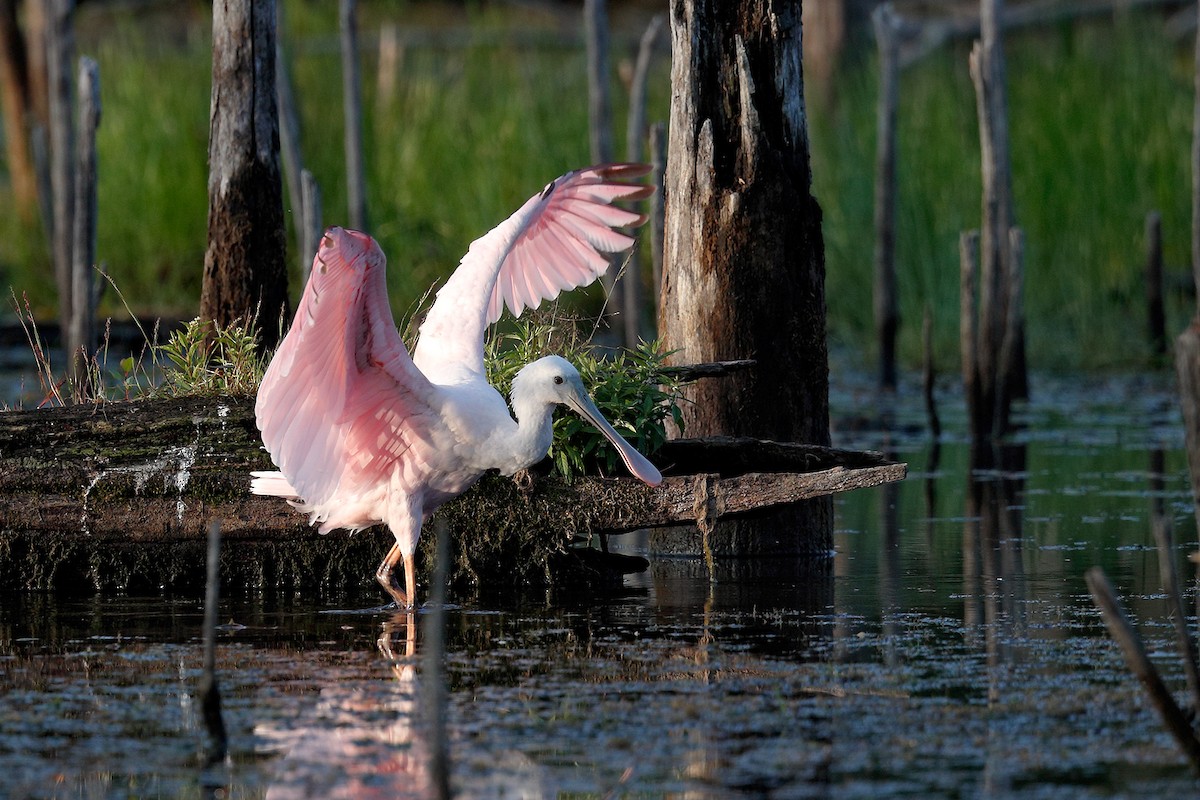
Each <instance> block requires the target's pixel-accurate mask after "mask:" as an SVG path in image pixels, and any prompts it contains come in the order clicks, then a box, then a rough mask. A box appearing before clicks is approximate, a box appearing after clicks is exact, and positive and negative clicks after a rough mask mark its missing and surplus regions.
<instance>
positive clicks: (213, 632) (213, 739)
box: [197, 520, 229, 766]
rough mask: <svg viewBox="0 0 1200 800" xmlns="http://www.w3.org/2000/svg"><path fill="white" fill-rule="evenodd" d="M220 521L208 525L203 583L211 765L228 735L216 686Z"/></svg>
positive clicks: (223, 751)
mask: <svg viewBox="0 0 1200 800" xmlns="http://www.w3.org/2000/svg"><path fill="white" fill-rule="evenodd" d="M220 567H221V522H220V521H219V520H213V521H212V522H211V523H209V526H208V574H207V577H206V580H205V584H204V669H203V672H202V673H201V676H200V688H199V691H198V692H197V694H198V695H199V699H200V708H201V710H202V711H203V714H204V727H205V728H206V729H207V731H208V737H209V743H208V753H207V761H208V766H212V765H213V764H218V763H220V762H222V761H224V760H225V756H226V755H227V754H228V752H229V737H228V736H227V735H226V732H225V719H224V718H223V716H222V715H221V690H220V689H219V688H218V686H217V604H218V602H219V601H220V595H221V571H220Z"/></svg>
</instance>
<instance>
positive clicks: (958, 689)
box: [0, 375, 1200, 798]
mask: <svg viewBox="0 0 1200 800" xmlns="http://www.w3.org/2000/svg"><path fill="white" fill-rule="evenodd" d="M834 378H835V384H837V385H840V386H841V387H842V388H841V390H840V393H839V394H837V395H836V396H835V398H834V406H835V415H836V416H837V417H838V418H839V420H841V422H840V423H839V432H838V433H837V434H836V443H837V444H839V445H842V446H849V447H863V448H870V449H883V450H888V451H889V452H891V453H893V454H894V455H895V456H896V457H897V458H899V459H901V460H905V461H908V462H909V464H910V478H909V479H908V480H907V481H905V482H904V483H903V484H901V485H898V486H893V487H885V488H879V489H873V490H868V491H860V492H856V493H853V494H849V495H845V496H842V497H840V498H839V499H838V500H837V511H838V516H837V531H836V535H835V547H836V554H835V555H834V556H833V557H832V562H831V565H829V566H830V567H831V568H830V569H829V570H827V572H828V573H829V574H825V575H822V574H820V571H817V573H816V574H814V572H813V571H812V570H811V569H805V568H803V567H800V566H798V565H793V564H788V563H780V562H768V563H764V562H752V563H750V564H744V565H738V564H735V563H729V562H719V563H717V564H716V565H715V574H714V575H713V576H710V575H709V572H708V569H707V568H706V567H705V565H704V563H703V562H702V561H701V560H700V559H686V558H682V559H680V558H675V559H664V558H654V557H652V562H653V566H652V569H651V570H650V572H648V573H646V574H644V575H640V576H634V577H632V578H630V579H628V581H627V584H626V590H625V591H624V592H621V593H618V594H615V595H610V596H600V597H595V596H592V597H586V598H578V597H576V598H564V597H563V596H562V595H563V594H569V593H560V595H559V596H551V597H547V596H538V597H528V596H527V597H521V598H510V599H503V600H499V601H496V600H492V601H487V602H486V603H481V602H479V601H473V602H471V601H468V602H465V603H464V604H463V605H462V606H461V607H458V608H452V609H451V610H450V611H448V613H447V615H446V622H447V679H448V683H449V689H450V692H449V712H448V715H447V717H446V721H447V724H448V731H449V737H450V758H451V781H452V785H453V788H454V789H455V791H456V792H457V793H458V795H459V796H462V797H504V798H517V797H520V798H526V797H529V798H540V797H566V798H604V797H614V798H616V797H631V798H632V797H680V798H682V797H688V798H721V797H747V798H750V797H754V798H758V797H769V798H808V797H822V798H824V797H836V798H856V797H922V798H923V797H946V798H960V797H1021V798H1026V797H1033V798H1042V797H1051V798H1090V797H1097V798H1100V797H1104V798H1109V797H1141V798H1155V797H1188V796H1195V795H1196V793H1197V791H1198V790H1200V784H1198V783H1197V782H1196V780H1195V779H1194V778H1193V777H1192V775H1191V773H1190V772H1189V770H1188V768H1187V766H1186V763H1185V761H1184V759H1183V758H1182V756H1181V755H1180V754H1179V752H1178V751H1177V749H1176V747H1175V744H1174V742H1173V741H1172V740H1171V739H1170V738H1169V736H1168V735H1167V734H1166V732H1165V729H1164V728H1163V727H1162V725H1161V724H1160V723H1159V720H1158V719H1157V717H1156V716H1155V713H1154V711H1153V709H1152V708H1151V707H1150V706H1149V703H1148V702H1147V701H1146V700H1145V698H1144V697H1143V695H1142V693H1141V689H1140V687H1139V686H1138V685H1137V684H1136V682H1135V681H1134V680H1133V679H1132V678H1130V677H1129V674H1128V672H1127V671H1126V669H1125V667H1124V664H1123V662H1122V660H1121V656H1120V653H1119V651H1118V650H1117V649H1116V647H1115V645H1113V644H1112V643H1111V642H1110V640H1109V639H1108V637H1107V634H1106V633H1105V631H1104V629H1103V626H1102V624H1101V622H1100V618H1099V615H1098V614H1097V612H1096V611H1095V610H1094V608H1093V606H1092V603H1091V600H1090V598H1089V597H1088V595H1087V590H1086V588H1085V585H1084V582H1083V573H1084V571H1085V570H1087V569H1088V568H1089V567H1091V566H1093V565H1097V564H1099V565H1102V566H1103V567H1104V568H1105V570H1106V571H1107V572H1108V574H1109V575H1110V577H1111V578H1112V579H1113V581H1114V582H1115V583H1116V585H1117V587H1118V589H1119V590H1120V591H1121V593H1122V595H1123V596H1124V597H1125V599H1126V602H1127V604H1128V606H1129V608H1130V610H1131V612H1132V613H1133V614H1134V616H1135V618H1136V619H1137V621H1138V623H1139V626H1140V628H1141V631H1142V634H1143V636H1144V637H1145V639H1146V641H1147V645H1148V647H1149V649H1150V650H1151V652H1152V653H1153V657H1154V660H1155V662H1156V663H1157V664H1158V666H1159V668H1160V669H1161V670H1162V671H1163V673H1164V674H1165V676H1166V678H1167V680H1168V683H1169V685H1170V686H1171V687H1172V689H1174V690H1175V691H1176V692H1177V693H1179V695H1180V696H1182V689H1183V679H1182V672H1181V669H1180V665H1179V662H1178V659H1177V657H1176V655H1175V650H1174V644H1173V640H1172V638H1171V629H1170V626H1169V624H1168V622H1167V618H1166V615H1165V610H1164V606H1163V601H1162V598H1161V594H1160V589H1159V576H1158V566H1157V558H1158V553H1157V550H1156V548H1155V546H1154V538H1153V535H1152V529H1153V526H1154V525H1156V524H1157V525H1169V526H1171V528H1172V530H1173V531H1174V533H1175V536H1176V540H1177V542H1179V544H1178V546H1177V552H1176V553H1175V554H1174V555H1175V557H1176V560H1177V562H1178V564H1179V566H1180V569H1181V570H1185V573H1184V574H1186V575H1189V576H1190V575H1191V574H1192V573H1191V568H1190V567H1189V566H1186V563H1187V562H1186V559H1185V556H1186V554H1187V553H1188V552H1190V551H1192V550H1194V549H1195V548H1196V546H1197V543H1196V538H1197V537H1196V531H1195V523H1194V521H1193V517H1192V505H1191V499H1190V495H1189V493H1188V488H1187V487H1188V484H1187V480H1186V467H1185V459H1184V456H1183V453H1182V433H1181V430H1180V426H1179V422H1178V413H1177V411H1176V410H1175V406H1174V398H1173V396H1172V391H1173V390H1172V385H1171V382H1170V380H1169V378H1168V377H1166V376H1162V377H1159V376H1153V377H1144V376H1140V377H1119V378H1112V379H1097V378H1087V379H1081V380H1072V379H1065V378H1061V379H1049V378H1042V379H1040V380H1038V381H1036V382H1035V384H1034V391H1035V393H1036V394H1035V400H1034V402H1033V404H1031V406H1030V407H1029V408H1028V409H1026V410H1025V411H1023V412H1022V415H1021V421H1022V423H1023V425H1024V430H1023V432H1021V433H1020V434H1019V435H1018V436H1017V437H1015V441H1016V444H1017V446H1016V447H1013V448H1010V449H1009V451H1008V452H1006V453H1005V454H1004V461H1003V463H1002V464H1001V466H1000V467H999V468H997V469H993V470H990V471H986V472H984V473H981V474H975V475H972V473H971V470H970V468H969V464H970V457H969V454H968V449H967V447H966V446H965V443H964V441H963V436H962V430H963V426H962V418H961V417H962V415H961V412H960V411H958V410H957V406H958V401H957V399H956V398H954V397H949V396H948V397H946V398H945V402H944V403H943V405H944V406H945V408H943V415H944V416H945V417H946V419H944V420H943V421H944V423H945V424H946V427H947V429H948V431H949V432H948V433H947V434H946V436H945V437H944V438H943V441H942V444H941V447H940V451H939V452H938V453H937V465H936V469H931V464H930V461H931V457H933V455H934V454H933V452H932V450H931V447H930V442H929V440H928V437H927V435H926V434H925V433H924V432H923V430H922V426H923V424H924V418H923V414H922V413H921V410H920V408H919V405H918V404H917V402H916V401H915V395H916V392H915V390H908V391H905V392H903V393H902V398H903V399H902V401H901V402H900V403H899V404H898V406H897V407H896V408H894V409H891V410H890V413H889V416H890V423H891V426H890V427H891V429H892V432H890V433H885V432H882V431H880V430H878V429H877V428H874V427H872V426H869V425H866V424H860V423H869V422H872V421H873V420H874V419H876V418H877V417H878V415H879V409H878V407H877V405H876V402H875V398H874V396H873V394H872V393H871V392H869V391H866V390H863V391H855V390H854V388H853V386H852V385H850V384H849V383H848V382H849V381H850V380H853V378H846V377H845V376H838V375H835V376H834ZM847 386H849V388H847ZM909 398H912V399H909ZM856 417H861V418H862V419H861V420H859V421H858V422H856V421H855V419H854V418H856ZM896 431H900V432H899V433H897V432H896ZM621 546H622V547H623V548H624V549H627V550H632V551H635V552H636V551H637V550H638V549H639V544H638V540H636V539H630V540H626V541H624V542H622V544H621ZM230 588H231V594H232V596H231V597H230V598H229V599H227V600H226V601H224V602H223V603H222V605H221V612H220V618H221V620H222V621H223V622H224V623H226V625H225V626H224V627H223V629H222V632H221V635H220V642H219V649H218V675H219V678H220V680H221V691H222V698H223V701H224V708H225V713H226V724H227V726H228V728H229V732H230V747H231V759H230V761H229V763H228V764H227V765H224V766H219V767H217V768H213V769H209V770H207V771H202V770H201V769H200V768H199V766H198V764H199V763H200V752H201V750H202V747H203V745H204V742H205V737H204V732H203V731H204V729H203V725H202V722H201V718H200V712H199V709H198V708H197V702H196V699H195V688H196V682H197V677H198V675H199V670H200V665H201V646H200V641H199V629H200V621H201V616H202V610H201V604H200V602H199V599H198V598H195V597H179V596H170V595H165V596H159V597H130V596H85V597H61V596H51V595H43V594H23V595H15V596H5V597H2V598H0V797H11V798H25V797H62V798H67V797H70V798H93V797H95V798H127V797H203V796H214V795H216V796H225V797H262V796H268V797H272V798H275V797H279V798H291V797H320V798H323V797H364V798H366V797H379V798H391V797H417V796H421V795H420V787H421V786H422V785H423V781H424V780H425V778H426V777H427V776H426V764H427V760H428V754H429V740H428V738H427V735H426V722H427V719H426V717H427V715H426V713H425V708H427V707H426V706H424V705H423V701H422V692H421V686H422V685H423V684H422V681H423V676H424V674H425V673H424V671H423V669H424V668H423V665H422V663H421V661H420V657H419V656H420V652H421V650H422V642H423V641H424V640H425V637H426V635H427V633H426V630H425V628H424V626H425V625H426V624H427V622H428V620H429V619H430V615H428V614H425V613H421V614H417V615H414V616H413V617H409V616H407V615H388V614H379V613H376V614H364V613H354V612H355V611H356V610H358V609H361V608H363V607H365V606H369V605H373V604H375V603H378V602H379V600H380V598H379V596H378V595H377V593H376V590H375V589H374V588H373V587H369V586H368V587H364V592H363V594H362V595H361V596H350V597H342V596H335V597H296V596H290V595H289V596H277V595H273V594H270V593H267V594H261V595H253V596H246V595H245V594H241V595H239V594H238V593H237V591H236V589H237V587H230ZM1189 588H1190V587H1189ZM1186 599H1187V602H1188V603H1189V607H1190V605H1191V604H1192V603H1194V600H1195V596H1194V593H1193V592H1192V591H1190V590H1189V594H1188V597H1187V598H1186ZM452 600H456V599H455V598H452ZM339 609H347V610H344V611H343V610H339ZM1191 621H1192V623H1193V627H1194V623H1195V619H1192V620H1191ZM214 787H216V788H214Z"/></svg>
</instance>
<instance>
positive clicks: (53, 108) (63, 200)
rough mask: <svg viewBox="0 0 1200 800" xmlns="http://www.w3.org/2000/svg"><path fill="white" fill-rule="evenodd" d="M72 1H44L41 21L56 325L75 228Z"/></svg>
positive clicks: (64, 300) (65, 319) (67, 302)
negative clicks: (44, 17)
mask: <svg viewBox="0 0 1200 800" xmlns="http://www.w3.org/2000/svg"><path fill="white" fill-rule="evenodd" d="M74 11H75V2H74V0H53V2H51V3H49V4H48V9H47V12H46V14H47V17H48V19H47V23H48V24H47V25H46V72H47V80H48V83H49V91H50V95H49V107H50V190H51V195H52V200H51V214H52V216H51V222H50V225H49V228H50V231H51V241H52V246H53V252H54V280H55V285H56V287H57V288H58V318H59V322H60V324H62V325H64V326H66V325H68V324H70V320H71V314H72V293H71V245H72V243H73V241H74V235H75V233H74V231H75V226H74V224H73V222H72V220H73V219H74V211H75V124H74V116H73V109H72V102H71V98H72V97H73V95H74V92H73V91H72V89H73V82H72V80H71V64H72V63H73V62H74V60H75V34H74V30H73V28H72V25H71V16H72V14H73V13H74Z"/></svg>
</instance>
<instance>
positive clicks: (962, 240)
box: [958, 231, 985, 442]
mask: <svg viewBox="0 0 1200 800" xmlns="http://www.w3.org/2000/svg"><path fill="white" fill-rule="evenodd" d="M958 254H959V270H960V288H959V318H958V319H959V322H958V349H959V356H960V358H961V359H962V381H963V396H964V397H965V398H966V401H967V419H968V421H969V423H970V427H971V438H972V439H973V440H974V441H975V442H979V441H981V440H982V439H983V438H984V436H985V432H984V431H982V430H981V427H982V419H981V417H980V413H979V410H980V409H979V407H980V399H979V394H980V393H979V362H978V358H979V331H978V330H977V327H976V313H977V308H978V306H977V303H976V299H975V292H976V283H977V282H978V276H979V231H964V232H963V233H962V234H960V235H959V238H958Z"/></svg>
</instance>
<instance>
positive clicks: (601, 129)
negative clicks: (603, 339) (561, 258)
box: [583, 0, 624, 318]
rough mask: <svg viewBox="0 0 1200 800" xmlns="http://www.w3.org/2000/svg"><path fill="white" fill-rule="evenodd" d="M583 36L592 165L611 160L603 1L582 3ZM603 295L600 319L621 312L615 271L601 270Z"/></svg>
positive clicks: (606, 41) (611, 145)
mask: <svg viewBox="0 0 1200 800" xmlns="http://www.w3.org/2000/svg"><path fill="white" fill-rule="evenodd" d="M583 35H584V40H585V41H586V44H587V72H588V75H587V78H588V140H589V150H590V152H591V158H592V163H593V164H607V163H609V162H610V161H612V160H613V141H612V105H611V103H610V102H609V91H608V80H609V76H608V10H607V9H606V8H605V0H584V2H583ZM600 283H601V285H602V286H603V287H604V294H605V296H606V297H608V303H607V304H606V305H605V309H604V316H605V317H606V318H609V317H611V316H612V315H614V314H620V313H622V312H623V311H624V309H623V308H622V307H621V306H622V305H623V300H624V298H623V297H622V294H621V293H619V292H617V291H616V283H617V271H616V270H615V269H613V268H611V267H610V268H609V269H607V270H605V272H604V274H603V275H601V276H600Z"/></svg>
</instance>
